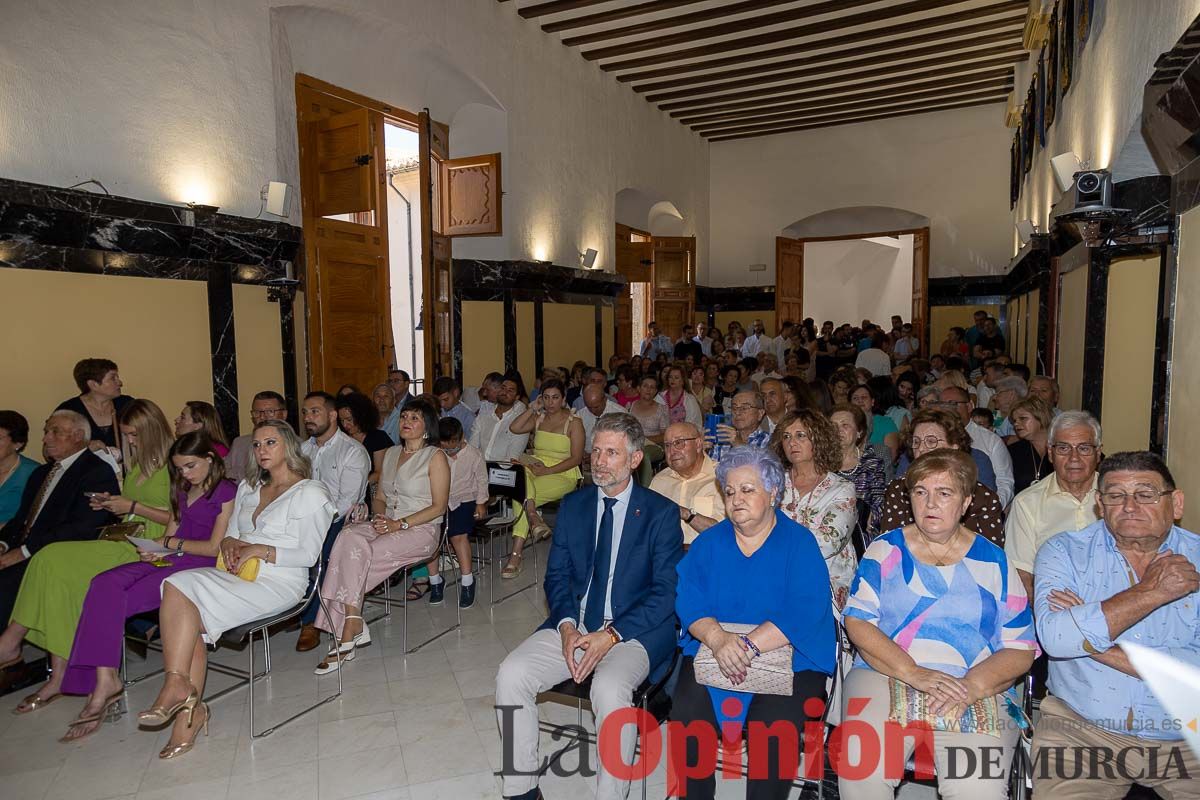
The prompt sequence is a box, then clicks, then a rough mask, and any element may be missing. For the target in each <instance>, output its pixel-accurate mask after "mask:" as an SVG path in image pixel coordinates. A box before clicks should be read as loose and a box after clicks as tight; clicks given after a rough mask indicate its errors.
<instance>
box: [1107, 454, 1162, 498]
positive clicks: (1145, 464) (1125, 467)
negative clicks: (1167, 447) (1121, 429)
mask: <svg viewBox="0 0 1200 800" xmlns="http://www.w3.org/2000/svg"><path fill="white" fill-rule="evenodd" d="M1110 472H1157V473H1158V475H1159V477H1160V478H1162V480H1163V488H1164V489H1167V490H1168V491H1174V490H1175V477H1174V476H1173V475H1171V470H1170V469H1169V468H1168V467H1167V464H1166V462H1165V461H1163V460H1162V458H1161V457H1160V456H1159V455H1158V454H1157V453H1152V452H1151V451H1149V450H1126V451H1125V452H1123V453H1116V454H1114V455H1111V456H1109V457H1108V458H1106V459H1104V460H1103V461H1101V462H1100V469H1098V470H1097V475H1098V477H1097V479H1096V485H1097V486H1099V487H1103V486H1104V476H1105V475H1107V474H1109V473H1110Z"/></svg>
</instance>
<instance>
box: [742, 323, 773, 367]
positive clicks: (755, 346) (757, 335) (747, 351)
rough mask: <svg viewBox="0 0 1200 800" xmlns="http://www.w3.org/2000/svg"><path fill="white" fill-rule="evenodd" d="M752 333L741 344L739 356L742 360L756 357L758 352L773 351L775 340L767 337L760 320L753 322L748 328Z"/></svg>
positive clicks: (765, 329)
mask: <svg viewBox="0 0 1200 800" xmlns="http://www.w3.org/2000/svg"><path fill="white" fill-rule="evenodd" d="M750 328H751V330H752V331H753V333H751V334H750V335H749V336H747V337H746V341H744V342H742V347H741V354H742V358H746V357H748V356H756V355H758V353H759V351H760V350H770V351H772V352H774V350H775V340H774V339H772V338H771V337H770V336H767V328H766V326H765V325H763V321H762V320H761V319H756V320H754V323H753V324H752V325H751V326H750Z"/></svg>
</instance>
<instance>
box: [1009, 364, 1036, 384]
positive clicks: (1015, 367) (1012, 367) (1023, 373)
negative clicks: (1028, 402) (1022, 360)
mask: <svg viewBox="0 0 1200 800" xmlns="http://www.w3.org/2000/svg"><path fill="white" fill-rule="evenodd" d="M1008 371H1009V372H1011V373H1012V374H1013V375H1016V376H1017V377H1018V378H1020V379H1021V380H1023V381H1025V382H1026V383H1029V376H1030V375H1032V374H1033V373H1031V372H1030V371H1029V367H1027V366H1025V365H1024V364H1009V365H1008Z"/></svg>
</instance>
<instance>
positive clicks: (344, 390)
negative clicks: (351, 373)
mask: <svg viewBox="0 0 1200 800" xmlns="http://www.w3.org/2000/svg"><path fill="white" fill-rule="evenodd" d="M348 394H362V389H360V388H358V387H357V386H355V385H354V384H353V383H343V384H342V385H341V386H339V387H338V390H337V392H336V393H335V394H334V396H335V397H345V396H346V395H348Z"/></svg>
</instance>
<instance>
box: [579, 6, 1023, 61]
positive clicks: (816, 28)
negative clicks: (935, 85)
mask: <svg viewBox="0 0 1200 800" xmlns="http://www.w3.org/2000/svg"><path fill="white" fill-rule="evenodd" d="M938 5H939V4H938V3H933V2H930V1H929V0H919V2H916V3H907V4H905V5H900V6H892V7H890V8H887V9H884V11H886V12H888V13H887V15H885V16H884V17H877V16H876V15H877V14H878V13H879V12H877V11H876V12H868V14H870V16H871V19H870V20H865V19H862V18H865V17H866V16H867V14H857V15H851V16H844V17H839V18H837V19H835V20H828V21H823V22H819V23H813V24H810V25H800V26H797V27H791V28H785V29H783V30H778V31H768V32H766V33H759V34H755V35H754V36H744V37H742V38H740V39H731V40H728V41H723V42H715V43H712V44H706V45H701V46H698V47H691V48H687V49H684V50H674V51H671V52H667V53H656V54H654V55H648V56H640V57H637V58H627V59H625V60H623V61H609V62H607V63H603V64H601V65H600V69H602V70H604V71H605V72H617V71H620V70H627V69H635V68H637V67H651V66H655V65H658V64H667V63H670V62H673V61H684V60H687V59H691V58H702V57H704V56H714V55H725V54H728V53H729V52H730V51H733V50H744V49H746V48H750V47H761V46H763V45H768V44H774V43H776V42H786V41H790V40H792V39H798V38H802V37H807V36H815V35H817V34H820V33H826V32H829V31H833V30H839V29H841V28H843V27H850V26H851V25H863V24H868V22H871V21H874V22H878V21H881V20H883V19H890V17H891V15H895V16H901V15H904V14H913V13H917V12H919V11H926V10H929V9H930V8H935V7H938ZM1028 7H1029V6H1028V3H1027V2H1025V0H1002V1H1001V2H999V3H995V4H993V5H990V6H985V7H982V8H974V9H969V10H967V11H961V12H958V13H955V14H946V15H942V16H938V17H935V18H933V19H918V20H910V21H909V22H905V23H899V24H888V25H886V26H883V27H879V28H874V29H871V30H866V31H858V32H855V33H853V34H849V35H848V36H846V37H840V38H841V39H842V40H843V41H851V42H855V43H858V42H864V41H869V40H872V39H884V38H891V37H894V36H896V35H897V34H900V33H909V32H912V31H920V30H927V29H929V28H932V27H935V26H942V25H949V24H952V23H953V22H961V21H967V20H971V21H978V20H979V19H980V18H981V17H987V16H991V15H993V14H1001V13H1005V14H1007V13H1012V12H1015V11H1018V10H1019V11H1020V12H1021V14H1022V15H1024V14H1025V12H1026V11H1027V10H1028ZM856 19H858V20H859V21H853V20H856ZM1023 21H1024V17H1023V16H1022V22H1023ZM828 41H831V40H820V41H816V42H803V43H795V44H791V45H789V46H787V47H783V48H775V49H774V50H772V51H762V52H757V53H740V54H738V55H735V56H728V57H727V58H722V59H717V60H713V61H709V62H701V63H697V64H682V65H676V66H674V67H670V68H667V69H663V70H651V71H645V72H641V73H638V74H635V75H632V76H631V77H627V76H619V77H618V80H621V81H625V80H641V79H644V78H653V77H661V76H662V75H668V74H676V73H677V72H694V71H696V70H701V69H708V68H710V67H713V66H723V65H725V64H745V63H749V62H751V61H758V60H761V59H763V58H769V57H771V56H774V55H784V54H795V53H807V52H810V51H811V50H812V49H814V48H817V47H823V46H826V42H828ZM585 57H586V53H585Z"/></svg>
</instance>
